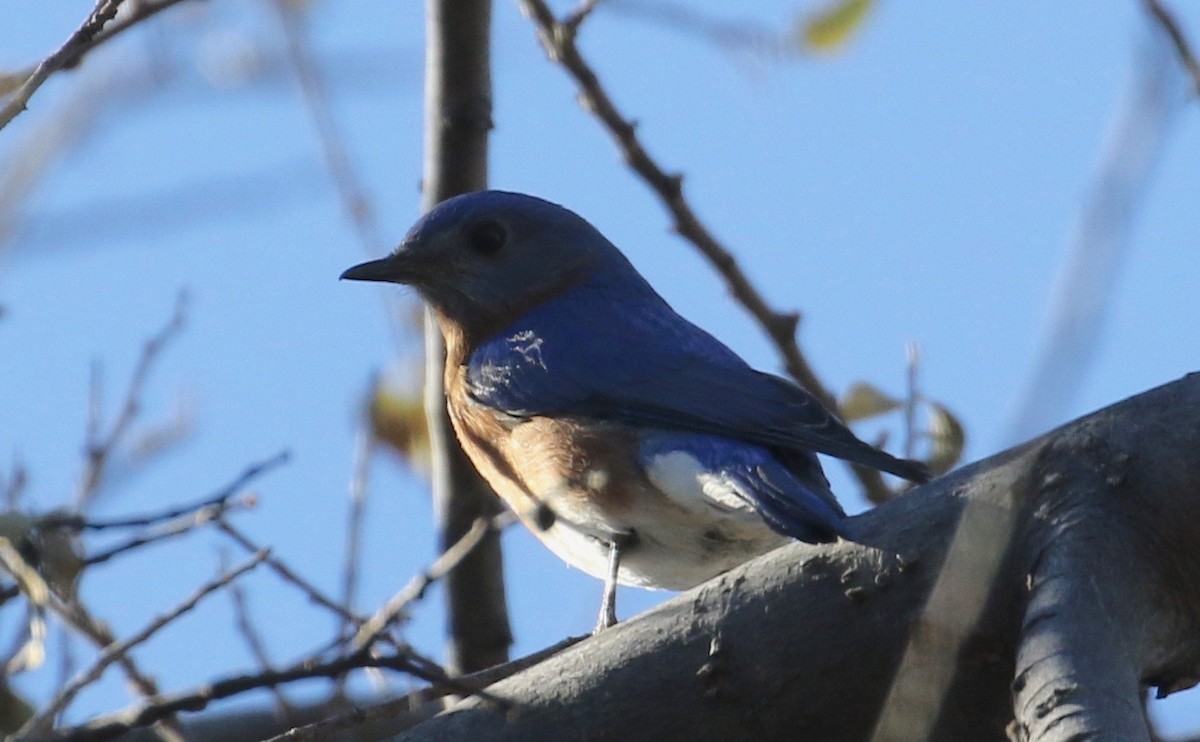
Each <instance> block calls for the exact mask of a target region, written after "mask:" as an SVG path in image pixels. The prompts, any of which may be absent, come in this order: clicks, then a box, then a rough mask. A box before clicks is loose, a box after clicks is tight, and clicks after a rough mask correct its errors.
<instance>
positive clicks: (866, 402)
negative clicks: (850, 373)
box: [838, 381, 903, 422]
mask: <svg viewBox="0 0 1200 742" xmlns="http://www.w3.org/2000/svg"><path fill="white" fill-rule="evenodd" d="M902 404H903V402H901V401H900V400H898V399H896V398H894V397H889V396H888V395H886V394H884V393H883V392H882V391H880V390H879V388H878V387H875V386H873V385H871V384H868V383H866V382H865V381H859V382H855V383H854V384H852V385H851V386H850V388H849V389H847V390H846V393H845V394H844V395H842V399H841V401H840V402H838V411H839V412H840V414H841V416H842V419H843V420H845V421H846V422H856V421H858V420H866V419H868V418H872V417H878V416H879V415H883V414H885V413H888V412H891V411H892V410H895V409H898V408H899V407H900V405H902Z"/></svg>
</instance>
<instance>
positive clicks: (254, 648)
mask: <svg viewBox="0 0 1200 742" xmlns="http://www.w3.org/2000/svg"><path fill="white" fill-rule="evenodd" d="M259 553H260V554H265V553H266V552H265V551H261V552H259ZM221 561H222V562H224V561H225V560H224V558H222V560H221ZM221 569H222V570H224V569H225V567H224V565H222V567H221ZM229 599H230V601H232V603H233V615H234V620H235V621H236V623H237V629H238V633H239V634H241V635H242V639H243V640H244V641H245V643H246V647H247V648H248V649H249V650H250V654H251V655H252V656H253V657H254V661H255V662H257V663H258V667H259V670H260V671H262V672H270V671H271V670H274V669H275V666H274V663H272V662H271V656H270V655H269V654H268V653H267V644H266V642H264V641H263V638H262V634H261V633H260V632H259V631H258V627H256V626H255V625H254V620H253V619H251V617H250V606H249V605H248V604H247V602H246V592H245V591H244V590H243V589H242V586H241V585H239V584H237V583H236V582H231V583H229ZM271 695H272V696H274V698H275V708H276V711H277V713H278V714H279V715H280V716H281V717H282V718H284V719H293V718H295V708H294V707H293V706H292V704H291V702H290V701H289V700H288V698H287V696H286V695H284V693H283V689H282V688H280V687H279V686H271Z"/></svg>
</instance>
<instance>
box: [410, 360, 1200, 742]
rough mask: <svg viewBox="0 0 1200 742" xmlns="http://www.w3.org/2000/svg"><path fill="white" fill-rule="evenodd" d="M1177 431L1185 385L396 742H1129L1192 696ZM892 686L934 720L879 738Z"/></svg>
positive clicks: (1192, 395)
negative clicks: (1164, 698)
mask: <svg viewBox="0 0 1200 742" xmlns="http://www.w3.org/2000/svg"><path fill="white" fill-rule="evenodd" d="M1197 410H1200V375H1191V376H1189V377H1187V378H1185V379H1182V380H1180V381H1177V382H1175V383H1172V384H1168V385H1166V386H1163V387H1160V388H1158V389H1155V390H1152V391H1150V392H1147V393H1145V394H1142V395H1139V396H1137V397H1133V398H1131V399H1129V400H1126V401H1124V402H1122V403H1120V404H1117V405H1114V406H1113V407H1110V408H1108V409H1105V410H1102V411H1100V412H1097V413H1094V414H1092V415H1090V416H1088V417H1086V418H1083V419H1081V420H1078V421H1076V422H1074V423H1071V424H1069V425H1067V426H1064V427H1063V428H1060V429H1058V430H1056V431H1053V432H1052V433H1049V434H1047V435H1046V436H1044V437H1042V438H1039V439H1037V440H1035V441H1032V442H1030V443H1027V444H1025V445H1023V446H1020V447H1018V448H1015V449H1012V450H1009V451H1006V452H1004V453H1001V454H999V455H997V456H994V457H992V458H990V459H988V460H985V461H982V462H979V463H977V464H974V465H972V466H970V467H966V468H964V469H960V470H958V471H957V472H954V473H951V474H949V475H947V476H945V477H943V478H941V479H939V480H937V481H935V482H933V483H930V484H929V485H926V486H923V487H920V488H918V489H917V490H914V491H912V492H910V493H908V494H906V495H904V496H902V497H899V498H897V499H895V500H893V501H891V502H889V503H887V504H885V505H883V506H880V507H879V508H876V509H875V510H873V511H870V512H868V513H865V514H863V515H861V516H859V517H857V518H856V519H855V521H856V527H857V529H858V530H857V533H858V534H859V535H860V537H861V543H850V542H844V541H843V542H840V543H837V544H831V545H825V546H810V545H806V544H794V545H792V546H789V547H785V548H783V549H779V550H777V551H775V552H772V553H771V554H768V555H766V556H764V557H762V558H761V559H758V560H755V561H753V562H751V563H749V564H747V565H744V566H743V567H740V568H738V569H736V570H733V571H731V572H729V573H727V574H725V575H723V576H721V577H719V578H717V579H715V580H713V581H711V582H709V583H707V584H705V585H702V586H700V587H698V588H696V589H694V590H691V591H689V592H687V593H684V594H683V595H681V596H679V597H678V598H676V599H674V600H671V601H669V602H667V603H665V604H663V605H662V606H660V607H659V608H657V609H655V610H654V611H651V612H650V613H648V614H645V615H643V616H640V617H638V618H635V619H632V620H629V621H627V622H626V623H623V624H621V625H619V626H617V627H616V628H614V629H612V630H610V631H605V632H603V633H602V634H601V635H599V636H597V637H595V638H593V639H589V640H587V641H584V642H582V643H581V644H579V645H577V646H575V647H573V648H572V649H570V650H568V651H566V652H564V653H563V654H561V655H558V656H556V657H553V658H551V659H550V660H548V661H547V662H545V663H543V664H541V665H538V666H536V667H534V668H532V669H530V670H527V671H526V672H523V673H521V674H519V675H517V676H514V677H512V678H510V679H508V680H506V681H504V682H501V683H498V684H497V685H494V686H492V687H491V688H490V689H489V690H490V692H491V693H493V694H495V695H496V696H499V697H502V698H505V699H507V700H509V701H511V702H512V703H513V704H514V705H513V708H512V709H511V710H510V711H508V712H507V713H499V712H497V711H495V710H492V709H488V708H485V707H484V706H482V705H480V704H479V703H477V702H474V701H472V700H468V701H464V702H463V703H461V704H459V705H458V706H456V707H455V708H454V709H452V710H451V711H449V712H447V713H445V714H443V715H441V716H439V717H437V718H435V719H433V720H430V721H428V722H426V723H424V724H422V725H420V726H418V727H416V728H414V729H413V730H411V731H410V732H409V733H408V734H407V735H406V736H404V737H402V739H404V740H414V741H415V740H427V739H428V740H431V739H470V740H472V742H482V741H483V740H492V739H538V738H547V739H567V738H572V739H575V738H583V737H586V738H588V739H591V740H641V739H655V740H685V739H686V740H718V739H719V740H739V739H755V740H760V739H819V740H826V741H828V742H838V741H839V740H864V739H872V738H874V739H876V740H889V741H890V740H916V739H932V740H963V739H970V740H1005V739H1017V740H1039V741H1048V740H1067V739H1071V740H1094V739H1101V738H1103V739H1122V740H1138V739H1149V734H1148V731H1147V730H1146V724H1145V718H1144V716H1143V713H1142V709H1141V705H1140V698H1141V694H1142V691H1143V689H1144V688H1145V687H1147V686H1154V687H1157V688H1158V689H1159V691H1160V693H1166V692H1171V691H1174V690H1179V689H1182V688H1185V687H1189V686H1190V685H1193V684H1195V683H1196V678H1197V677H1200V587H1198V586H1200V455H1198V454H1197V452H1198V451H1200V426H1198V425H1196V411H1197ZM960 522H963V523H964V525H963V526H962V527H960V525H959V524H960ZM956 534H958V535H957V536H956ZM952 544H953V546H952ZM989 563H990V564H991V565H992V566H991V567H988V566H987V565H988V564H989ZM948 579H949V580H952V582H953V581H958V582H957V583H953V584H950V585H947V584H946V581H947V580H948ZM935 586H937V587H935ZM939 593H940V597H937V596H938V595H939ZM931 595H932V596H934V597H931ZM927 601H928V605H927ZM905 666H908V667H910V668H913V667H915V668H916V672H915V676H916V677H919V678H922V677H923V678H932V680H933V682H931V683H926V684H925V686H924V688H925V692H926V693H927V694H928V695H929V696H930V699H925V700H921V701H920V703H918V704H916V705H915V706H914V708H917V709H918V713H914V714H911V715H910V716H909V718H908V719H907V720H904V722H903V723H895V724H893V723H891V722H889V723H886V724H885V723H880V722H878V721H877V719H878V718H879V713H880V711H879V710H880V709H881V708H883V707H884V705H885V702H886V701H887V699H888V698H889V697H891V696H895V695H896V694H897V693H900V694H901V695H903V696H904V697H906V698H909V699H912V698H916V697H917V696H918V695H919V693H917V691H920V688H919V687H918V688H914V686H911V685H910V686H908V687H909V690H903V688H904V687H905V686H906V684H908V683H910V679H911V678H912V677H914V671H912V670H908V671H902V672H900V674H899V675H897V672H898V669H899V668H903V667H905ZM898 687H899V688H900V690H897V688H898ZM914 694H915V695H914ZM888 706H889V708H890V706H891V704H888Z"/></svg>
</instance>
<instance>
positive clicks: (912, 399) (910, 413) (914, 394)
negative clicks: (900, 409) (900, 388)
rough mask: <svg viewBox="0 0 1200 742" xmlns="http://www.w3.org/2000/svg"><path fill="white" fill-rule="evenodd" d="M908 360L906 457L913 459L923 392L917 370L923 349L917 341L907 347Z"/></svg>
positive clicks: (905, 411)
mask: <svg viewBox="0 0 1200 742" xmlns="http://www.w3.org/2000/svg"><path fill="white" fill-rule="evenodd" d="M905 351H906V352H905V356H906V357H907V360H908V394H906V395H905V397H904V458H906V459H911V458H913V456H914V455H915V453H916V448H917V402H919V401H920V398H921V392H920V390H919V389H918V388H917V371H919V370H920V366H921V349H920V348H919V347H917V344H916V343H909V344H908V346H907V347H906V348H905Z"/></svg>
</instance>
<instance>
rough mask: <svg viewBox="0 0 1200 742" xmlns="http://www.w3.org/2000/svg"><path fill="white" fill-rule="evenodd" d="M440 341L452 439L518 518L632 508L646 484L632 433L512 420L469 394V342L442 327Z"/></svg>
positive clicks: (563, 420)
mask: <svg viewBox="0 0 1200 742" xmlns="http://www.w3.org/2000/svg"><path fill="white" fill-rule="evenodd" d="M447 330H448V331H447ZM443 334H444V335H445V337H446V346H447V358H446V373H445V387H446V397H447V404H448V407H449V411H450V419H451V422H452V423H453V425H454V430H455V433H456V434H457V436H458V439H459V442H460V443H461V445H462V447H463V450H464V452H466V454H467V456H468V458H470V459H471V462H472V463H473V464H474V465H475V468H476V469H478V470H479V473H480V474H481V475H482V476H483V478H484V479H485V480H487V482H488V484H490V485H491V486H492V488H493V489H494V490H496V493H497V494H499V495H500V496H501V497H502V498H504V500H505V501H506V502H507V503H508V504H509V506H510V507H511V508H512V509H513V510H515V511H516V512H517V513H518V515H521V516H522V517H523V518H528V519H532V518H533V517H534V515H533V514H534V513H535V512H536V511H538V510H539V509H544V508H546V507H548V508H550V510H551V511H552V512H553V513H554V514H555V516H557V517H567V518H569V519H572V520H573V519H575V518H574V517H573V516H577V517H580V518H583V519H585V520H592V519H594V518H593V516H591V515H589V514H588V511H590V510H600V511H603V512H604V513H608V514H609V515H611V516H617V517H619V515H620V513H621V512H622V511H625V510H628V509H629V508H630V507H632V506H633V504H634V499H635V498H636V497H637V496H638V490H639V489H641V488H642V487H644V486H646V485H648V482H647V481H646V479H645V476H644V474H643V473H642V471H641V468H640V467H639V466H638V465H637V460H636V459H637V450H636V447H637V440H636V435H635V433H634V432H633V431H631V430H628V429H627V428H625V427H624V426H620V425H608V424H603V423H599V421H595V420H579V419H574V418H571V417H547V416H538V417H530V418H513V417H509V416H507V415H505V414H504V413H503V412H501V411H498V410H494V409H491V408H488V407H486V406H484V405H482V404H480V403H478V402H476V401H475V400H474V399H472V398H471V396H470V394H469V392H468V387H467V380H466V374H467V367H466V365H465V361H466V355H467V350H466V348H467V343H466V342H465V341H464V338H463V336H462V335H461V333H458V332H456V331H455V328H447V327H446V326H445V325H443Z"/></svg>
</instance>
